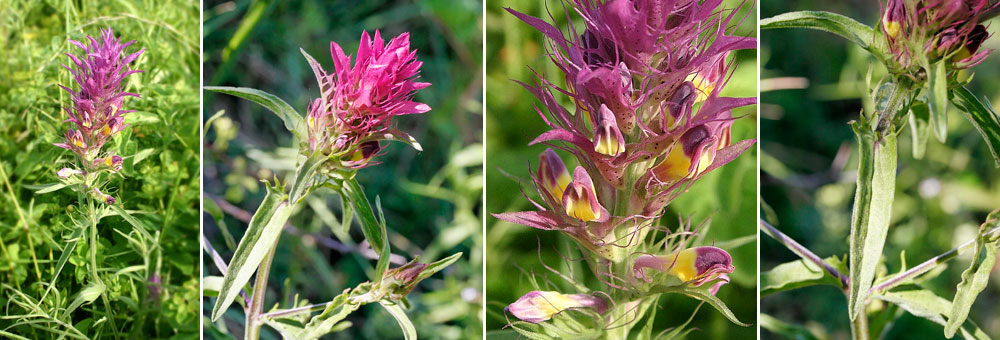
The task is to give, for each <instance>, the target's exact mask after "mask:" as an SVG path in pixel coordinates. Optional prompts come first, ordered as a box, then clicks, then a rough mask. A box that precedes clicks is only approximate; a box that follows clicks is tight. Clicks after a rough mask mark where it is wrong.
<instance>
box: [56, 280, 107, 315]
mask: <svg viewBox="0 0 1000 340" xmlns="http://www.w3.org/2000/svg"><path fill="white" fill-rule="evenodd" d="M104 288H105V286H104V283H103V282H101V281H93V282H91V283H90V284H89V285H87V286H86V287H84V288H83V289H82V290H80V293H79V294H77V295H76V298H75V299H73V302H72V303H70V304H69V307H66V312H65V313H66V315H70V314H72V313H73V311H75V310H76V308H77V307H80V305H82V304H84V303H92V302H94V301H95V300H97V298H98V297H100V296H101V294H104Z"/></svg>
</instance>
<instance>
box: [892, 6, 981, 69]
mask: <svg viewBox="0 0 1000 340" xmlns="http://www.w3.org/2000/svg"><path fill="white" fill-rule="evenodd" d="M996 6H997V4H996V3H994V4H990V1H989V0H952V1H940V0H919V1H908V0H889V1H888V3H886V5H885V7H883V9H882V34H883V36H884V37H885V40H886V43H887V45H888V47H889V51H890V52H892V55H893V59H894V60H895V61H896V63H898V64H899V66H900V67H901V68H902V69H904V70H905V69H908V68H909V67H910V66H912V64H913V61H914V58H915V54H916V53H920V54H922V55H926V57H927V58H928V59H929V61H931V62H933V61H936V60H939V59H942V58H948V59H949V60H950V61H951V62H952V63H953V64H952V68H954V69H964V68H969V67H972V66H974V65H976V64H979V63H981V62H982V61H983V60H985V59H986V57H987V56H988V55H989V53H990V51H989V50H980V46H981V45H982V43H983V41H984V40H986V38H987V36H988V33H987V32H986V27H985V26H983V25H982V24H980V23H979V19H980V17H981V16H982V15H983V14H985V13H986V11H988V10H991V9H993V8H994V7H996Z"/></svg>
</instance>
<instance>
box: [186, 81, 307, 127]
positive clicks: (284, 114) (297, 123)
mask: <svg viewBox="0 0 1000 340" xmlns="http://www.w3.org/2000/svg"><path fill="white" fill-rule="evenodd" d="M204 89H205V90H208V91H214V92H219V93H225V94H229V95H233V96H237V97H240V98H243V99H247V100H250V101H252V102H254V103H257V104H259V105H260V106H263V107H265V108H267V109H268V110H271V112H274V114H275V115H277V116H278V118H281V121H282V122H284V123H285V128H286V129H288V131H290V132H292V134H294V135H295V137H298V138H299V139H302V138H304V137H305V136H306V132H305V124H303V122H302V115H300V114H299V113H298V112H296V111H295V109H293V108H292V106H291V105H288V103H286V102H285V101H284V100H281V98H278V96H275V95H273V94H270V93H267V92H264V91H261V90H257V89H251V88H246V87H228V86H205V87H204Z"/></svg>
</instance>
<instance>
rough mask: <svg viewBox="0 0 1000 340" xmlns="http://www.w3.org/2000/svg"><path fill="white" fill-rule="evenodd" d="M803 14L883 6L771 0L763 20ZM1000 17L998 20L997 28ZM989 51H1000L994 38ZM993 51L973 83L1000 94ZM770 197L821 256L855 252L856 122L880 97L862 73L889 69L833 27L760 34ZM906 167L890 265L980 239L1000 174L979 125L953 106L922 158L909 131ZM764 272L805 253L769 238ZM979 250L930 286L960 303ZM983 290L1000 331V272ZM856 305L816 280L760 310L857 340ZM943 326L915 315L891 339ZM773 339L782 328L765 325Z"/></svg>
mask: <svg viewBox="0 0 1000 340" xmlns="http://www.w3.org/2000/svg"><path fill="white" fill-rule="evenodd" d="M795 10H825V11H831V12H836V13H840V14H844V15H847V16H850V17H852V18H855V19H856V20H858V21H860V22H862V23H865V24H867V25H874V24H875V23H876V22H877V20H878V16H879V6H878V4H877V3H875V2H871V1H859V0H852V1H818V0H800V1H770V2H763V3H762V7H761V14H760V15H761V18H768V17H771V16H774V15H777V14H780V13H784V12H788V11H795ZM998 27H1000V25H998V20H997V19H993V20H991V21H990V22H989V23H988V28H989V31H990V33H991V34H996V32H997V29H998ZM984 48H991V49H997V48H1000V39H997V38H996V37H992V38H991V39H989V40H987V41H986V43H985V44H984ZM995 54H996V53H994V55H992V56H990V57H989V58H988V59H986V61H985V62H984V63H982V64H980V65H978V66H976V67H974V68H973V70H974V71H975V77H974V78H973V81H972V84H971V85H970V89H971V90H972V92H973V93H975V94H977V95H978V96H980V97H983V96H985V97H987V98H988V99H989V100H990V101H991V102H993V103H997V102H1000V82H998V81H997V79H998V77H1000V56H997V55H995ZM761 59H762V74H761V79H762V80H761V103H762V104H761V106H760V109H761V110H760V111H761V113H760V114H761V123H760V125H761V144H760V145H761V150H762V153H761V162H760V166H761V195H762V199H763V200H764V202H766V203H767V204H769V205H770V207H771V208H773V210H774V212H775V214H776V216H777V220H772V221H771V222H774V223H776V226H777V227H778V229H780V230H782V231H783V232H785V233H787V234H788V235H789V236H790V237H792V238H794V239H796V240H798V241H799V242H801V243H802V244H803V245H805V246H806V247H808V248H810V249H812V250H813V251H814V252H816V253H817V254H818V255H820V256H823V257H825V256H831V255H838V256H843V255H844V254H846V252H847V251H848V244H847V243H848V242H847V237H848V235H849V234H850V224H851V221H850V218H851V204H852V202H853V196H854V189H855V178H854V177H855V176H856V169H857V156H856V154H857V151H856V146H855V140H854V134H853V133H852V132H851V129H850V127H849V126H848V125H847V122H848V121H850V120H853V119H856V118H857V117H858V114H859V112H861V110H862V109H863V108H865V109H866V111H868V110H869V109H870V108H871V107H872V104H871V103H870V102H869V100H868V99H867V95H866V93H865V91H866V88H867V86H866V85H865V84H864V76H865V73H866V72H867V71H868V69H869V66H870V65H872V67H874V75H873V79H879V78H880V77H882V76H883V75H884V74H885V70H884V67H883V66H881V65H880V64H878V61H876V60H875V59H874V58H873V57H870V56H869V55H868V54H867V52H865V51H863V50H862V49H860V48H858V47H856V46H854V45H853V44H850V43H848V42H847V41H846V40H844V39H842V38H840V37H837V36H835V35H832V34H829V33H824V32H818V31H811V30H804V29H781V30H764V31H762V32H761ZM898 157H899V158H898V159H899V166H898V177H897V179H896V196H895V197H896V199H895V202H894V204H893V209H892V210H893V216H892V224H891V227H890V229H889V237H888V239H887V240H886V246H885V250H884V252H883V254H885V258H886V263H887V266H888V269H889V271H890V272H895V271H898V270H899V268H900V261H901V259H900V253H901V252H902V251H904V250H905V251H906V263H908V264H910V265H911V266H912V265H913V264H916V263H919V262H923V261H924V260H926V259H928V258H931V257H933V256H936V255H938V254H940V253H943V252H945V251H947V250H949V249H951V248H953V247H955V246H957V245H959V244H961V243H963V242H965V241H967V240H970V239H972V238H973V237H974V235H975V233H976V230H977V228H978V227H979V224H980V223H982V222H983V220H984V219H985V218H986V214H987V213H988V212H989V211H991V210H993V209H996V208H997V207H998V206H1000V170H998V169H997V168H995V167H994V162H993V159H992V156H991V155H990V152H989V149H988V148H987V146H986V144H985V142H984V141H983V139H982V137H981V136H980V135H979V133H978V132H977V131H976V130H975V129H974V128H973V127H972V125H971V124H970V123H969V122H968V121H967V120H965V119H964V118H962V116H961V115H960V114H959V113H958V112H956V111H954V110H953V109H952V112H951V113H950V114H949V117H948V140H947V142H946V143H945V144H941V143H939V142H938V141H937V140H936V139H934V138H932V139H930V141H929V142H928V148H927V151H926V154H925V156H924V159H922V160H916V159H913V154H912V152H911V139H910V132H909V127H907V128H906V132H904V133H903V134H902V135H901V137H900V139H899V156H898ZM761 238H762V239H763V241H762V243H761V261H762V263H761V270H769V269H771V268H773V267H774V266H776V265H777V264H779V263H783V262H787V261H792V260H795V259H796V256H795V255H794V254H792V253H791V252H789V251H788V250H786V249H784V247H783V246H781V245H779V244H778V243H776V242H774V241H772V240H771V239H770V238H769V237H766V236H762V237H761ZM970 258H971V254H969V255H966V256H962V257H959V258H958V259H956V260H952V261H951V262H949V266H948V269H947V271H946V272H944V273H943V274H942V275H941V276H940V277H938V278H935V279H933V280H931V281H929V282H927V283H925V284H926V285H927V287H928V288H930V289H931V290H933V291H934V292H935V293H937V295H939V296H941V297H944V298H945V299H948V300H950V299H951V298H952V296H953V294H954V291H955V285H956V284H957V283H958V282H959V281H960V280H961V277H960V275H961V271H962V270H963V269H964V268H966V267H967V266H968V264H969V261H970ZM992 279H993V282H991V284H990V285H989V286H988V287H987V288H986V290H985V291H984V292H983V293H982V294H981V295H980V296H979V298H978V299H977V302H976V304H975V305H974V306H973V309H972V312H971V314H970V318H971V319H972V320H974V321H975V322H977V323H978V324H979V326H980V327H981V328H982V329H983V330H984V331H986V333H988V334H990V335H992V336H997V335H1000V313H998V311H997V304H996V301H997V299H998V298H1000V285H997V284H996V282H997V281H996V280H997V279H1000V273H998V271H996V270H994V273H993V278H992ZM846 311H847V302H846V299H845V298H844V296H843V293H841V292H840V291H839V290H837V289H834V288H831V287H826V286H823V287H810V288H805V289H798V290H794V291H789V292H783V293H779V294H775V295H771V296H766V297H763V298H762V299H761V312H762V313H766V314H770V315H772V316H774V317H777V318H778V319H780V320H783V321H787V322H792V323H795V324H799V325H806V326H807V327H808V329H810V330H812V332H813V333H814V334H816V335H817V336H819V337H820V338H824V339H825V338H829V339H847V338H849V337H850V327H849V324H848V319H847V314H846ZM941 329H942V327H941V326H940V325H937V324H935V323H932V322H930V321H927V320H924V319H920V318H916V317H913V316H911V315H909V314H906V315H904V316H903V317H901V318H900V319H899V320H898V321H897V322H896V323H895V325H893V326H892V328H891V329H890V330H889V332H888V333H887V334H886V338H887V339H914V338H920V339H939V338H943V335H942V331H941ZM762 333H763V334H762V335H763V336H764V337H765V338H774V337H776V335H775V334H773V333H769V332H767V331H762Z"/></svg>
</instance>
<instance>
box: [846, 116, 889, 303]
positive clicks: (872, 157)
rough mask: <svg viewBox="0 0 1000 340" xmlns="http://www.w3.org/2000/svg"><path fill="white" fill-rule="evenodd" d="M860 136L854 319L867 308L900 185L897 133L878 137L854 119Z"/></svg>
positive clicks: (853, 266) (854, 219)
mask: <svg viewBox="0 0 1000 340" xmlns="http://www.w3.org/2000/svg"><path fill="white" fill-rule="evenodd" d="M851 127H852V128H853V129H854V133H855V134H856V135H857V137H858V150H859V153H860V156H859V162H858V184H857V191H856V192H855V195H854V197H855V198H854V213H853V216H852V219H851V256H850V270H851V276H850V278H851V287H850V294H849V296H848V300H847V301H848V310H849V313H850V318H851V320H854V319H855V318H856V317H857V316H858V315H860V313H861V312H862V311H863V310H864V309H865V300H866V299H867V298H868V290H869V289H871V286H872V281H874V280H875V269H876V267H877V266H878V262H879V260H881V258H882V247H883V246H884V245H885V238H886V235H887V234H888V231H889V221H890V215H891V213H892V201H893V194H894V193H895V189H896V135H895V133H894V132H891V131H890V132H889V133H888V134H887V135H886V136H884V137H883V138H877V137H876V132H873V131H872V130H871V129H870V127H869V126H867V124H864V123H861V124H859V123H857V122H852V123H851Z"/></svg>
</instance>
